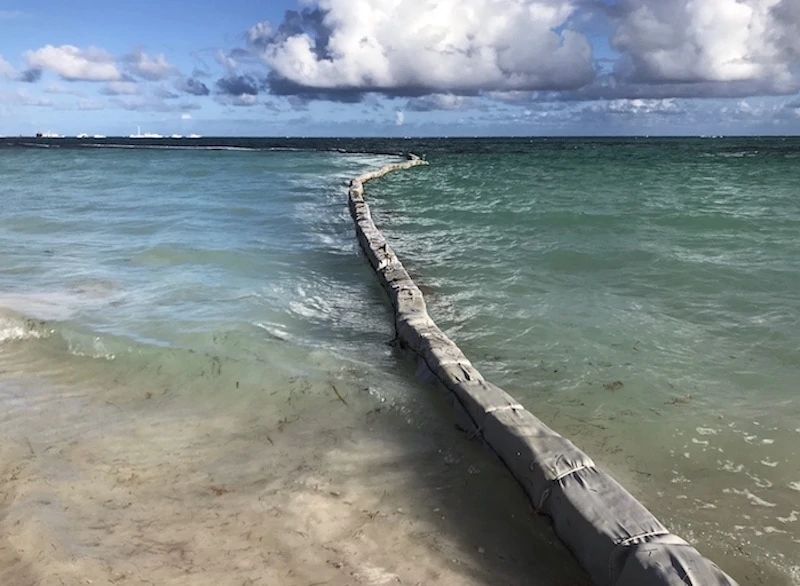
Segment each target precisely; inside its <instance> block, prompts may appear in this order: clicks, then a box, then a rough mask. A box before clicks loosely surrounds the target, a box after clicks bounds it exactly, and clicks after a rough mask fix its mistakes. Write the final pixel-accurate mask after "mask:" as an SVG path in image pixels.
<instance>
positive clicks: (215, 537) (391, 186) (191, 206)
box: [0, 138, 800, 585]
mask: <svg viewBox="0 0 800 586" xmlns="http://www.w3.org/2000/svg"><path fill="white" fill-rule="evenodd" d="M36 147H48V148H36ZM404 152H414V153H416V154H418V155H420V156H423V157H425V158H426V159H427V160H428V161H429V162H430V165H429V166H426V167H418V168H415V169H411V170H407V171H402V172H397V173H393V174H390V175H388V176H386V177H385V178H383V179H380V180H378V181H375V182H373V183H370V184H368V185H367V187H366V190H367V200H368V202H369V203H370V206H371V209H372V213H373V216H374V218H375V221H376V224H377V225H378V227H379V228H380V229H381V230H382V231H383V232H384V234H385V235H386V236H387V238H388V239H389V241H390V243H391V245H392V247H393V248H394V249H395V251H396V252H397V254H398V256H399V257H400V259H401V260H402V261H403V263H404V264H405V265H406V267H407V268H408V270H409V272H410V273H411V274H412V277H413V278H414V279H415V280H416V282H417V283H418V285H420V287H421V288H422V290H423V292H424V293H425V295H426V301H427V303H428V306H429V312H430V314H431V316H432V317H433V318H434V320H436V321H437V323H438V324H439V326H440V327H441V328H442V329H443V330H444V331H445V332H446V333H447V334H448V335H449V336H450V337H451V338H452V339H453V340H454V341H455V342H456V343H457V344H458V345H459V346H460V347H461V349H462V350H463V351H464V353H465V354H466V355H467V357H468V358H470V360H471V361H472V362H473V364H474V365H475V366H476V367H477V368H478V369H479V370H480V371H481V372H482V373H483V375H484V376H485V377H486V378H487V379H488V380H490V381H491V382H494V383H495V384H498V385H499V386H501V387H503V388H504V389H506V390H507V391H508V392H509V393H511V394H512V395H513V396H514V397H516V398H517V399H518V400H519V401H520V402H521V403H523V404H524V405H525V406H526V407H527V408H528V409H529V410H530V411H531V412H533V413H534V414H535V415H537V416H538V417H539V418H540V419H542V420H543V421H545V422H546V423H547V424H548V425H550V426H551V427H553V428H554V429H556V430H557V431H559V432H560V433H562V434H563V435H565V436H566V437H568V438H570V439H571V440H572V441H573V442H574V443H576V444H577V445H578V446H579V447H580V448H582V449H583V450H584V451H585V452H587V453H588V454H589V455H590V456H591V457H592V458H593V459H594V460H595V461H596V462H598V463H599V464H600V465H601V466H603V467H605V468H606V469H608V470H609V471H610V472H611V473H612V475H613V476H614V477H615V478H617V480H619V481H620V482H621V483H622V484H623V485H624V486H625V487H626V488H628V489H629V490H630V491H631V492H632V493H633V494H634V495H635V496H636V497H637V498H639V499H640V500H641V501H642V502H643V503H644V504H645V505H646V506H647V507H648V508H650V509H651V510H652V511H653V512H654V513H655V514H656V516H658V517H659V518H660V519H661V520H662V521H664V522H665V523H666V524H667V526H668V527H669V528H670V529H671V530H672V531H673V532H674V533H677V534H678V535H681V536H682V537H684V538H686V539H688V540H689V541H691V542H692V543H693V544H694V545H695V546H696V547H697V548H698V549H699V550H700V551H701V552H702V553H704V554H705V555H707V556H709V557H710V558H711V559H713V560H714V561H716V562H717V563H719V564H720V566H721V567H722V568H723V569H725V570H726V571H727V572H728V573H730V574H731V575H732V576H733V577H734V578H735V579H737V580H738V581H739V582H740V583H741V584H743V585H744V584H766V583H769V584H800V555H799V554H798V553H797V552H798V551H800V547H798V545H800V472H798V470H800V465H799V464H800V454H798V448H797V446H798V445H799V444H800V442H799V441H798V440H800V423H799V422H800V401H798V397H797V384H798V381H800V238H798V234H800V200H798V198H797V191H796V184H797V180H796V177H797V169H798V164H800V139H795V138H715V139H711V138H709V139H699V138H697V139H678V138H675V139H655V138H650V139H645V138H640V139H581V138H570V139H555V138H552V139H547V138H536V139H435V140H434V139H429V140H423V139H408V140H400V139H396V140H389V139H387V140H376V139H365V140H356V139H338V140H337V139H305V140H304V139H274V140H273V139H211V138H204V139H199V140H182V141H173V140H167V141H144V140H137V141H130V140H114V139H107V140H101V141H87V140H81V141H78V140H68V139H44V140H32V139H5V140H4V141H0V177H2V183H0V201H2V202H3V206H4V209H3V212H2V214H0V440H2V443H3V446H2V447H1V448H0V472H2V478H4V479H5V480H3V481H2V482H3V483H4V485H2V486H0V566H2V565H5V566H7V567H8V568H10V569H8V570H6V571H7V575H5V576H4V575H3V573H2V570H0V577H5V578H6V579H5V583H9V584H14V585H16V584H20V585H23V584H29V583H30V584H33V583H35V580H36V579H44V578H47V577H53V576H57V577H59V578H60V579H64V580H65V583H67V584H71V583H72V582H70V581H69V580H72V579H74V580H75V582H74V583H76V584H77V583H84V582H81V580H84V579H91V580H95V581H99V582H95V583H114V580H118V579H120V578H119V577H120V576H125V577H127V578H128V579H133V578H136V577H137V576H138V579H139V580H141V583H147V582H146V581H145V579H147V580H155V581H156V582H158V583H175V584H182V583H187V584H189V583H191V584H205V583H209V584H211V583H215V581H216V583H220V579H221V578H220V577H221V576H228V577H230V576H236V577H237V578H241V579H240V580H239V582H241V583H248V582H245V580H251V583H254V584H257V583H259V582H257V581H256V580H257V579H263V580H264V583H271V581H273V582H274V581H276V580H277V581H278V582H277V583H286V584H293V583H297V584H301V583H307V582H309V581H310V582H313V581H315V580H316V581H320V580H323V581H328V583H331V584H337V583H342V584H346V583H353V582H356V583H358V582H363V583H375V584H379V583H388V582H389V581H391V580H394V579H395V578H397V579H398V580H412V579H413V580H417V581H421V582H423V583H426V582H437V581H438V582H441V583H447V582H448V580H449V581H451V582H452V581H460V583H474V584H488V583H497V582H496V581H495V582H493V581H492V580H493V579H495V580H496V579H497V577H498V576H502V577H503V583H509V584H514V583H519V584H529V583H535V584H553V585H555V584H579V583H583V582H582V581H583V580H585V577H584V576H583V574H582V572H581V571H580V570H579V569H578V568H576V567H575V566H574V562H572V560H571V558H570V556H569V554H568V553H567V552H566V551H565V550H564V549H563V547H561V546H560V545H559V544H558V543H557V541H556V540H555V538H554V537H553V536H552V534H551V533H550V532H549V529H548V527H547V523H546V521H545V520H543V519H540V518H537V517H535V516H534V515H532V513H531V512H530V508H529V507H528V505H527V504H526V503H525V501H524V498H523V497H522V495H521V491H519V490H518V488H517V487H516V486H515V485H514V483H513V481H511V480H510V478H509V477H508V475H506V474H505V473H504V471H503V469H502V467H501V466H500V465H499V464H498V463H497V462H496V461H494V460H493V459H492V457H491V455H490V454H489V453H488V452H486V451H485V450H484V449H483V448H482V447H481V446H480V445H477V442H474V441H472V442H471V441H470V439H469V437H468V436H467V435H465V434H463V433H462V432H460V431H459V430H457V429H455V427H454V419H453V418H452V416H451V414H450V413H449V412H448V411H447V410H446V409H445V408H444V406H443V401H442V400H441V397H440V396H439V395H438V391H437V390H435V389H432V388H430V387H427V386H425V385H424V384H423V383H422V382H420V381H417V380H416V378H415V365H414V364H413V362H412V361H411V359H410V358H409V357H408V356H407V355H405V354H404V353H403V352H402V351H401V350H400V349H399V348H397V347H396V346H395V345H394V344H393V343H392V339H393V337H394V331H393V324H392V319H393V318H392V313H391V307H390V306H389V303H388V301H387V299H386V298H385V296H384V294H383V292H382V290H381V289H380V287H379V286H378V284H377V282H376V280H375V278H374V276H373V274H372V272H371V269H370V268H369V266H368V263H367V262H366V261H365V259H364V258H363V256H362V255H361V253H360V251H359V249H358V246H357V243H356V240H355V237H354V232H353V226H352V220H351V219H350V217H349V214H348V212H347V209H346V183H347V180H348V179H349V178H351V177H353V176H355V175H357V174H359V173H361V172H363V171H365V170H368V169H372V168H376V167H378V166H380V165H383V164H386V163H389V162H393V161H395V160H397V157H396V155H397V154H399V153H404ZM198 535H199V536H200V537H198ZM254 536H255V537H254ZM256 538H258V539H256ZM264 543H267V544H268V546H264ZM265 552H266V553H265ZM534 572H535V574H536V576H538V578H537V580H536V581H535V582H531V578H530V576H531V575H532V574H533V573H534ZM190 575H191V576H194V578H192V579H191V580H190V579H189V578H187V576H190ZM103 580H105V581H106V582H103ZM181 580H186V581H185V582H183V581H181ZM192 580H194V581H192ZM204 580H205V581H204ZM293 580H294V582H293ZM304 581H305V582H304ZM44 583H49V582H48V581H47V580H46V579H44ZM134 583H136V582H134ZM222 583H227V582H226V581H225V580H224V579H223V580H222ZM412 583H413V582H412Z"/></svg>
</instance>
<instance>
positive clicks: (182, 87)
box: [175, 77, 211, 96]
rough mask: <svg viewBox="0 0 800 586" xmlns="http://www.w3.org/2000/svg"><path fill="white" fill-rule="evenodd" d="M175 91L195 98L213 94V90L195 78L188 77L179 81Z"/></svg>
mask: <svg viewBox="0 0 800 586" xmlns="http://www.w3.org/2000/svg"><path fill="white" fill-rule="evenodd" d="M175 89H177V90H178V91H181V92H184V93H186V94H191V95H193V96H207V95H208V94H210V93H211V90H209V89H208V86H207V85H206V84H204V83H203V82H202V81H200V80H199V79H195V78H194V77H186V78H183V79H180V80H178V82H177V83H176V84H175Z"/></svg>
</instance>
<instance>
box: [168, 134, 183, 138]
mask: <svg viewBox="0 0 800 586" xmlns="http://www.w3.org/2000/svg"><path fill="white" fill-rule="evenodd" d="M170 138H183V135H182V134H173V135H172V136H170Z"/></svg>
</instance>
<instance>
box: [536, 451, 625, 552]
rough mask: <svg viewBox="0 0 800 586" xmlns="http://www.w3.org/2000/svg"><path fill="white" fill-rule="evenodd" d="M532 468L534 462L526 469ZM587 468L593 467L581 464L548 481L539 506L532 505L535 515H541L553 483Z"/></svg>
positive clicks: (592, 466)
mask: <svg viewBox="0 0 800 586" xmlns="http://www.w3.org/2000/svg"><path fill="white" fill-rule="evenodd" d="M534 466H536V462H531V463H530V465H529V466H528V468H529V469H530V470H531V471H533V468H534ZM588 468H594V465H591V466H589V465H587V464H581V465H580V466H576V467H574V468H572V469H570V470H567V471H566V472H564V473H563V474H559V475H558V476H556V477H555V478H553V479H552V480H550V481H549V482H548V483H547V484H548V487H547V488H545V489H544V490H543V491H542V496H541V497H540V498H539V504H538V505H534V510H535V511H536V512H537V513H541V512H542V509H543V508H544V504H545V502H547V499H548V498H549V497H550V492H551V489H550V486H552V485H553V483H555V482H558V481H559V480H561V479H562V478H566V477H567V476H569V475H570V474H575V473H576V472H580V471H581V470H586V469H588ZM616 545H618V544H614V546H615V547H616Z"/></svg>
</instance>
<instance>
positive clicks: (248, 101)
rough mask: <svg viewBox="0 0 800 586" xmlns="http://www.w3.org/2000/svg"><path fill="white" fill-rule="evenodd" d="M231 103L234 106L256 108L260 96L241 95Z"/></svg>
mask: <svg viewBox="0 0 800 586" xmlns="http://www.w3.org/2000/svg"><path fill="white" fill-rule="evenodd" d="M230 103H231V104H233V105H234V106H255V105H256V104H258V96H255V95H253V94H241V95H238V96H235V97H234V98H233V99H231V101H230Z"/></svg>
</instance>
